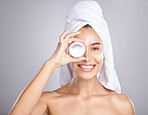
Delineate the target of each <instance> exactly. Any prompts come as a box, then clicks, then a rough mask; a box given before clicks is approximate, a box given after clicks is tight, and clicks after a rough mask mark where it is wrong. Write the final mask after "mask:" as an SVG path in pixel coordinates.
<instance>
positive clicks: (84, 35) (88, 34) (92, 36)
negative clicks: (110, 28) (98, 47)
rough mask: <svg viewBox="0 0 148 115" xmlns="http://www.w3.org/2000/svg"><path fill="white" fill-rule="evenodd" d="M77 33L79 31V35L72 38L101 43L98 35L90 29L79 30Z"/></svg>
mask: <svg viewBox="0 0 148 115" xmlns="http://www.w3.org/2000/svg"><path fill="white" fill-rule="evenodd" d="M78 31H81V33H80V34H78V35H75V36H74V37H76V38H79V39H83V40H86V39H88V38H89V42H101V43H102V40H101V38H100V37H99V35H98V34H97V32H96V31H95V30H94V29H93V28H91V27H87V28H81V29H79V30H78Z"/></svg>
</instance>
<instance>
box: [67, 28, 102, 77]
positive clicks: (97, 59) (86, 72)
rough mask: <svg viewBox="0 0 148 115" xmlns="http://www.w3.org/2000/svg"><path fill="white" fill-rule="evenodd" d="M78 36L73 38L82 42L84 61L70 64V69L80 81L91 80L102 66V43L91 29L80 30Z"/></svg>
mask: <svg viewBox="0 0 148 115" xmlns="http://www.w3.org/2000/svg"><path fill="white" fill-rule="evenodd" d="M79 31H81V33H80V34H78V35H76V36H74V37H75V38H78V39H83V40H84V43H83V44H84V45H85V49H86V50H85V54H84V56H85V57H86V60H83V61H79V62H72V63H70V64H71V67H72V69H73V71H74V72H75V75H76V76H78V77H81V78H82V79H91V78H92V77H95V76H96V75H97V73H98V72H99V71H100V69H101V67H102V64H103V43H102V40H101V38H100V37H99V36H98V34H97V33H96V32H95V30H94V29H92V28H91V27H87V28H81V29H80V30H79Z"/></svg>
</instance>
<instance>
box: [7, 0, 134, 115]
mask: <svg viewBox="0 0 148 115" xmlns="http://www.w3.org/2000/svg"><path fill="white" fill-rule="evenodd" d="M65 30H66V31H64V33H63V34H62V35H61V36H60V38H59V44H58V46H57V49H56V51H55V52H54V54H53V55H52V56H51V58H50V59H49V60H47V61H46V62H45V64H44V65H43V67H42V69H41V70H40V72H39V73H38V74H37V76H36V77H35V78H34V79H33V80H32V81H31V83H30V84H29V85H28V86H27V88H26V89H25V90H24V91H23V93H22V95H21V96H20V98H19V100H18V101H17V103H16V104H15V106H14V107H13V109H12V110H11V111H10V113H9V114H10V115H42V114H44V115H46V114H47V115H134V107H133V104H132V102H131V101H130V99H129V98H128V97H127V96H126V95H124V94H120V93H121V89H120V84H119V81H118V78H117V75H116V72H115V70H114V64H113V55H112V47H111V41H110V37H109V32H108V28H107V24H106V22H105V20H104V19H103V15H102V10H101V8H100V6H99V5H98V4H97V2H95V1H89V0H83V1H78V2H76V3H75V4H73V5H72V7H71V9H70V10H69V13H68V15H67V18H66V25H65ZM68 32H69V33H68ZM75 41H77V42H81V43H83V44H84V46H85V49H86V50H85V54H84V55H83V56H82V57H80V58H74V57H72V56H70V55H69V54H68V53H67V51H66V50H67V48H68V47H69V46H70V44H71V43H73V42H75ZM58 67H60V68H61V69H60V70H61V71H60V78H61V81H60V82H61V85H62V86H63V87H61V88H59V89H57V90H55V91H52V92H43V89H44V88H45V86H46V84H47V82H48V80H49V78H50V76H51V75H52V73H53V72H54V70H55V69H56V68H58Z"/></svg>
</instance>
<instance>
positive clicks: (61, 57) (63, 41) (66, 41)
mask: <svg viewBox="0 0 148 115" xmlns="http://www.w3.org/2000/svg"><path fill="white" fill-rule="evenodd" d="M67 33H68V30H66V31H65V32H63V33H62V35H61V36H60V38H59V43H58V46H57V49H56V51H55V52H54V54H53V56H52V57H51V59H52V61H54V63H55V64H56V66H57V67H60V66H63V65H66V64H68V63H70V62H78V61H81V60H85V57H80V58H74V57H72V56H70V55H69V54H68V53H67V52H66V49H67V48H68V47H69V46H70V44H71V43H73V42H75V41H78V42H84V40H81V39H78V38H73V36H75V35H78V34H80V33H81V32H80V31H79V32H73V33H70V34H67ZM66 34H67V35H66ZM65 35H66V36H65Z"/></svg>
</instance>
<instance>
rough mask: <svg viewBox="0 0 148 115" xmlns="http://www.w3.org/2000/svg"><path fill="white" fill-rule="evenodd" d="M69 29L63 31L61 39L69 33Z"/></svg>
mask: <svg viewBox="0 0 148 115" xmlns="http://www.w3.org/2000/svg"><path fill="white" fill-rule="evenodd" d="M68 31H69V30H66V31H64V32H63V33H62V35H61V36H60V40H62V39H63V38H64V37H65V35H66V34H67V33H68Z"/></svg>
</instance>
